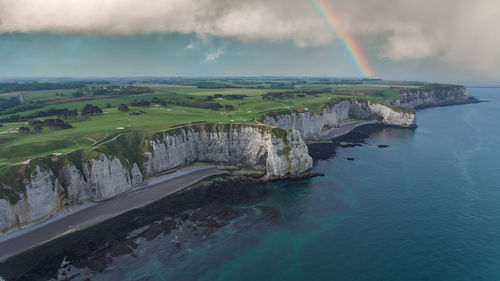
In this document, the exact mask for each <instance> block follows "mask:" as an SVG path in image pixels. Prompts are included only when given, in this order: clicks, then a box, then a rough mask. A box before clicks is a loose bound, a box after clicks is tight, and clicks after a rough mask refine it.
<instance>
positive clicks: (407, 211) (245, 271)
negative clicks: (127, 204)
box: [57, 89, 500, 281]
mask: <svg viewBox="0 0 500 281" xmlns="http://www.w3.org/2000/svg"><path fill="white" fill-rule="evenodd" d="M469 95H471V96H476V97H479V98H481V99H483V100H489V101H490V102H487V103H479V104H469V105H461V106H450V107H439V108H432V109H426V110H423V111H419V112H418V121H417V122H418V125H419V127H418V128H417V129H414V130H412V129H397V128H383V129H380V130H377V131H375V132H371V133H370V138H369V139H367V141H366V142H367V144H365V145H363V146H360V147H351V148H338V149H337V151H336V156H335V157H333V158H332V159H329V160H320V161H318V162H317V163H316V165H315V170H316V171H317V172H320V173H324V174H325V176H324V177H316V178H313V179H308V180H301V181H291V182H276V183H270V184H265V185H261V186H258V187H256V191H255V192H256V193H252V194H253V196H252V198H251V200H248V201H246V200H232V203H231V202H228V203H227V206H225V208H224V209H223V210H220V206H217V207H213V208H212V207H211V208H212V209H213V210H217V213H218V214H219V217H224V218H225V219H224V222H223V223H220V222H219V220H218V219H214V220H213V223H211V224H206V223H205V224H204V225H199V224H195V223H192V222H191V221H190V220H184V221H181V220H175V219H174V220H173V221H175V222H176V224H177V227H176V228H174V229H173V230H171V231H170V232H164V233H161V234H156V235H151V236H147V237H148V238H147V239H144V238H137V239H135V240H134V241H135V242H136V243H137V244H136V245H135V246H134V247H135V248H134V249H133V252H132V253H130V252H129V251H124V254H123V255H115V256H113V257H112V258H109V261H110V263H109V264H108V265H107V267H106V268H105V269H101V270H100V271H97V272H96V271H95V270H92V269H89V268H86V267H85V266H83V267H81V266H80V267H78V266H75V265H72V263H71V262H70V264H66V263H62V265H63V266H62V267H63V268H64V269H61V270H60V271H59V277H58V278H57V279H60V280H65V279H67V278H69V277H71V276H73V277H74V279H71V280H85V279H86V278H91V279H92V280H122V281H127V280H130V281H132V280H343V281H350V280H353V281H354V280H357V281H359V280H384V281H385V280H405V281H408V280H409V281H411V280H453V281H457V280H499V279H500V239H499V238H500V130H499V129H500V127H499V125H498V122H499V120H500V89H469ZM378 144H387V145H389V147H387V148H379V147H377V145H378ZM348 157H353V158H355V160H354V161H348V160H347V158H348ZM245 192H248V191H245ZM210 204H213V203H210ZM197 207H198V206H197ZM209 209H210V208H209ZM196 210H197V208H194V209H193V210H192V211H188V212H194V213H196ZM161 211H162V210H161V209H158V210H157V212H161ZM205 213H207V214H210V212H209V211H207V212H205ZM220 213H223V215H220ZM201 216H203V215H198V217H201ZM216 217H217V216H216ZM143 230H144V229H141V228H140V229H136V230H134V231H131V232H130V233H127V237H132V236H134V235H135V234H136V233H140V232H141V231H143ZM158 233H159V232H158ZM62 261H63V260H61V262H62Z"/></svg>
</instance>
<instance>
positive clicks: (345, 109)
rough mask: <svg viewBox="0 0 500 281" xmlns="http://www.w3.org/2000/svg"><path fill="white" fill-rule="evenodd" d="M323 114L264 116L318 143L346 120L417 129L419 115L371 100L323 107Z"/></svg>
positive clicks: (277, 113)
mask: <svg viewBox="0 0 500 281" xmlns="http://www.w3.org/2000/svg"><path fill="white" fill-rule="evenodd" d="M322 108H323V110H322V111H321V114H317V113H314V112H310V111H303V112H300V111H291V110H289V111H287V110H284V111H275V112H266V113H263V114H261V115H260V117H259V121H260V122H261V123H263V124H267V125H271V126H276V127H279V128H283V129H291V130H297V131H299V132H300V134H301V136H302V138H304V139H305V140H318V139H320V138H321V137H322V136H324V135H326V134H327V133H328V132H329V131H330V130H331V129H332V128H335V127H338V126H339V124H340V123H341V122H342V121H346V120H378V121H380V122H381V123H383V124H386V125H393V126H400V127H415V126H416V119H415V112H414V111H413V110H412V109H410V108H403V107H398V106H389V105H383V104H378V103H373V102H370V101H358V100H355V99H346V100H340V101H332V102H330V103H327V104H324V105H323V106H322Z"/></svg>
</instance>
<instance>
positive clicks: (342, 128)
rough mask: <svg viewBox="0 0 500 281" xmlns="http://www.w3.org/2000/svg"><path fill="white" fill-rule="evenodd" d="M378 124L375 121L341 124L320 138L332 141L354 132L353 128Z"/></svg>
mask: <svg viewBox="0 0 500 281" xmlns="http://www.w3.org/2000/svg"><path fill="white" fill-rule="evenodd" d="M378 123H380V122H379V121H377V120H355V121H347V122H343V123H341V124H340V125H339V127H338V128H335V129H332V130H330V131H328V133H327V134H324V135H323V136H322V137H323V138H324V139H334V138H338V137H340V136H343V135H345V134H347V133H349V132H350V131H352V130H354V129H355V128H357V127H359V126H363V125H368V124H378Z"/></svg>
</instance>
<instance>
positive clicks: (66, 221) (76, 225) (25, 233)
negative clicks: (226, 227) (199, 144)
mask: <svg viewBox="0 0 500 281" xmlns="http://www.w3.org/2000/svg"><path fill="white" fill-rule="evenodd" d="M223 173H226V172H225V171H222V170H219V169H217V168H215V167H209V166H202V167H192V168H187V169H184V170H180V171H177V172H174V173H172V174H168V175H165V176H162V177H159V178H156V179H152V180H151V181H150V183H149V184H148V185H147V186H145V187H143V188H137V189H135V190H132V191H131V192H127V193H125V194H122V195H119V196H117V197H114V198H111V199H109V200H106V201H102V202H99V203H95V204H90V205H88V206H86V207H85V208H81V209H79V210H76V211H72V212H67V213H65V214H63V215H61V216H59V217H55V218H52V219H50V220H48V221H46V222H44V223H41V224H39V225H35V226H33V227H29V228H27V229H24V230H21V231H17V232H13V233H10V234H8V235H6V236H4V237H1V238H0V260H3V259H5V258H8V257H10V256H12V255H15V254H17V253H20V252H22V251H25V250H27V249H29V248H32V247H34V246H36V245H39V244H41V243H43V242H46V241H49V240H52V239H54V238H57V237H58V236H61V235H64V234H65V233H68V232H72V231H76V230H81V229H83V228H87V227H89V226H92V225H94V224H97V223H99V222H102V221H105V220H107V219H110V218H112V217H115V216H118V215H121V214H123V213H126V212H128V211H130V210H133V209H136V208H140V207H143V206H146V205H148V204H150V203H152V202H154V201H157V200H159V199H161V198H163V197H165V196H167V195H170V194H172V193H175V192H177V191H180V190H182V189H184V188H186V187H188V186H190V185H192V184H194V183H196V182H198V181H200V180H202V179H204V178H206V177H209V176H213V175H219V174H223Z"/></svg>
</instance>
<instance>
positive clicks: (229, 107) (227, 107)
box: [224, 104, 234, 110]
mask: <svg viewBox="0 0 500 281" xmlns="http://www.w3.org/2000/svg"><path fill="white" fill-rule="evenodd" d="M224 108H225V109H226V110H234V106H233V105H231V104H226V105H224Z"/></svg>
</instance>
